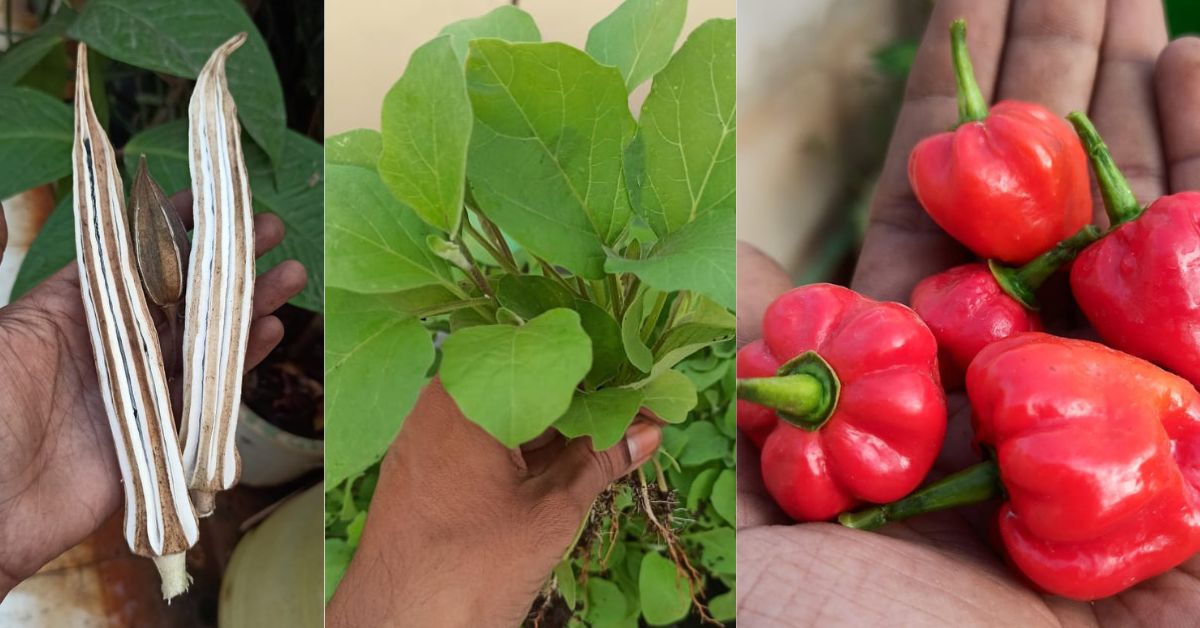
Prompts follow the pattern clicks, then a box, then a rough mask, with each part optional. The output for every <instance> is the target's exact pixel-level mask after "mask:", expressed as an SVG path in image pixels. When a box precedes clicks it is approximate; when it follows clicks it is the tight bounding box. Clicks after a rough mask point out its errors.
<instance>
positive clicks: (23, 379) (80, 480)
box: [0, 192, 306, 598]
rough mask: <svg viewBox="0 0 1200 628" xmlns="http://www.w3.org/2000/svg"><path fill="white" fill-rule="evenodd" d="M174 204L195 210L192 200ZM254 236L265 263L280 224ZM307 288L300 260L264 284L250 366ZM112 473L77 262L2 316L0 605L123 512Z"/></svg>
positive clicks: (271, 220) (266, 220)
mask: <svg viewBox="0 0 1200 628" xmlns="http://www.w3.org/2000/svg"><path fill="white" fill-rule="evenodd" d="M173 200H174V204H175V206H176V207H180V208H183V207H191V205H192V199H191V194H190V193H188V192H184V193H181V194H178V195H176V196H175V197H174V199H173ZM186 213H187V215H185V216H184V219H185V222H187V223H190V222H191V221H190V211H189V212H186ZM254 231H255V236H256V242H255V252H256V254H257V255H259V256H261V255H263V254H265V253H267V252H268V251H270V250H271V249H273V248H275V247H276V246H278V245H279V243H280V242H281V241H282V240H283V235H284V227H283V223H282V222H281V221H280V220H279V218H277V217H276V216H274V215H271V214H260V215H258V216H256V217H255V221H254ZM305 281H306V275H305V271H304V268H303V267H302V266H301V265H300V264H299V263H297V262H294V261H289V262H284V263H282V264H280V265H278V266H276V267H274V268H272V269H270V270H268V271H266V272H265V273H263V274H262V275H261V276H260V277H259V279H258V281H257V283H256V286H255V287H256V290H255V294H254V319H255V320H254V323H253V325H252V326H251V330H250V341H249V348H248V356H247V360H246V367H247V368H251V367H253V366H254V365H256V364H258V363H259V362H260V361H262V359H263V358H265V357H266V356H267V354H268V353H269V352H270V351H271V350H272V349H273V348H274V347H275V345H277V344H278V343H279V341H280V340H281V339H282V337H283V325H282V323H280V321H279V319H278V318H276V317H275V316H273V315H272V312H274V311H275V310H276V309H278V308H279V307H280V306H282V305H283V304H284V303H285V302H287V300H288V299H290V298H292V297H293V296H295V295H296V294H298V293H299V292H300V290H301V289H303V287H304V284H305ZM175 351H178V348H176V349H175ZM116 466H117V459H116V455H115V453H114V450H113V445H112V435H111V434H110V431H109V428H108V425H107V419H106V418H105V411H104V408H103V402H102V400H101V396H100V389H99V386H98V381H97V378H96V372H95V366H94V359H93V357H92V347H91V344H90V341H89V339H88V331H87V326H86V323H85V321H84V312H83V304H82V302H81V301H80V298H79V273H78V268H77V266H76V264H75V263H71V264H70V265H69V266H67V267H66V268H64V269H63V270H61V271H59V272H58V273H56V274H54V275H53V276H51V277H50V278H49V279H47V280H46V281H44V282H43V283H42V284H41V285H39V286H37V287H36V288H34V289H33V290H32V291H30V292H29V293H28V294H27V295H26V296H24V297H22V298H20V299H19V300H17V301H15V302H13V303H12V304H10V305H9V306H7V307H5V308H3V309H0V598H3V596H4V595H5V594H7V593H8V591H9V590H10V589H11V588H12V587H13V586H15V585H16V584H17V583H18V582H20V581H21V580H23V579H24V578H27V577H29V576H30V575H32V574H33V573H34V572H35V571H37V570H38V569H39V568H40V567H41V566H42V565H44V564H46V563H47V562H49V561H50V560H51V559H53V558H54V557H56V556H58V555H59V554H61V553H62V552H63V551H65V550H67V549H68V548H70V547H72V546H73V545H75V544H76V543H78V542H79V541H81V540H82V539H84V538H85V537H87V536H88V535H89V534H91V533H92V532H93V531H94V530H95V529H96V528H97V527H99V525H100V524H101V523H102V522H104V520H106V519H107V518H108V517H109V516H110V515H112V513H113V512H115V511H116V510H117V508H118V506H120V504H121V488H120V486H119V478H120V474H119V473H118V472H117V469H116Z"/></svg>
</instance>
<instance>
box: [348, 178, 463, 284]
mask: <svg viewBox="0 0 1200 628" xmlns="http://www.w3.org/2000/svg"><path fill="white" fill-rule="evenodd" d="M327 185H328V188H329V195H328V200H327V201H326V206H325V229H326V231H325V251H326V258H327V259H328V260H329V284H330V285H331V286H337V287H339V288H345V289H347V290H354V291H356V292H397V291H400V290H409V289H412V288H418V287H421V286H428V285H434V284H438V285H444V286H445V285H449V286H453V281H452V279H451V276H450V269H449V267H448V266H447V264H446V262H445V261H444V260H442V259H441V258H439V257H437V256H436V255H434V254H433V252H432V251H430V250H429V247H428V246H427V245H426V242H425V238H426V237H428V236H429V235H431V234H433V233H434V230H433V229H432V228H430V227H429V226H428V225H426V224H425V223H424V222H421V219H420V218H418V217H417V215H416V214H415V213H413V211H412V210H411V209H410V208H408V207H406V206H405V205H404V204H403V203H401V202H400V201H398V200H396V197H394V196H392V194H391V193H390V192H388V190H387V188H386V187H384V185H383V182H382V181H380V179H379V175H378V174H376V173H375V172H374V171H371V170H367V169H366V168H359V167H357V166H329V181H328V183H327Z"/></svg>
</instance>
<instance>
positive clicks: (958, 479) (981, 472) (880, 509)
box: [838, 460, 1004, 530]
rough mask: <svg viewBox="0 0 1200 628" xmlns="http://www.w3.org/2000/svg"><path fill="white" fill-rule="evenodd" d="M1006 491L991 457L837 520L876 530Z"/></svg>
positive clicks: (973, 502) (984, 499)
mask: <svg viewBox="0 0 1200 628" xmlns="http://www.w3.org/2000/svg"><path fill="white" fill-rule="evenodd" d="M1003 494H1004V485H1003V484H1001V482H1000V467H999V466H997V464H996V462H995V461H994V460H988V461H986V462H981V463H979V464H977V465H975V466H973V467H967V468H966V469H964V470H962V471H959V472H958V473H955V474H954V475H950V476H947V477H945V478H942V479H941V480H938V481H937V482H934V483H933V484H930V485H929V486H926V487H925V488H923V489H921V490H919V491H917V492H915V493H913V494H911V495H909V496H908V497H905V498H904V499H901V500H899V501H895V502H892V503H890V504H884V505H882V506H875V507H873V508H867V509H865V510H860V511H858V512H853V513H851V512H848V513H844V514H842V515H841V516H840V517H838V522H839V523H841V524H842V525H844V526H846V527H848V528H857V529H859V530H874V529H876V528H879V527H882V526H883V525H884V524H886V523H890V522H892V521H901V520H904V519H908V518H909V517H914V516H916V515H921V514H925V513H930V512H937V511H939V510H947V509H950V508H956V507H958V506H967V505H970V504H978V503H980V502H985V501H987V500H989V499H992V498H994V497H999V496H1001V495H1003Z"/></svg>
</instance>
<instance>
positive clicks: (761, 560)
mask: <svg viewBox="0 0 1200 628" xmlns="http://www.w3.org/2000/svg"><path fill="white" fill-rule="evenodd" d="M1106 4H1107V7H1106V6H1105V5H1106ZM958 17H965V18H967V21H968V25H969V28H970V46H971V50H972V54H973V57H974V60H975V68H976V72H977V74H978V76H979V82H980V84H981V86H982V87H983V89H984V91H985V95H986V94H988V93H990V92H992V91H993V90H992V89H991V86H993V85H994V86H995V88H994V91H995V94H994V96H995V99H996V100H999V99H1009V98H1012V99H1020V100H1030V101H1035V102H1040V103H1042V104H1044V105H1046V106H1048V107H1050V108H1051V109H1052V110H1054V111H1056V112H1057V113H1060V114H1066V113H1067V112H1068V111H1071V110H1084V111H1089V114H1090V116H1091V117H1092V118H1093V120H1095V121H1096V124H1097V125H1098V127H1099V128H1100V131H1101V133H1103V134H1104V135H1105V137H1106V139H1107V141H1108V144H1109V146H1110V147H1111V149H1112V151H1113V153H1114V155H1115V157H1116V159H1117V162H1118V165H1119V166H1120V167H1121V168H1122V169H1123V170H1124V172H1125V174H1126V176H1127V177H1128V178H1129V179H1130V182H1131V184H1132V185H1133V186H1134V190H1135V192H1136V193H1137V195H1138V198H1139V199H1140V200H1142V201H1143V202H1146V201H1149V200H1152V199H1154V198H1157V197H1159V196H1161V195H1163V194H1165V193H1168V192H1178V191H1182V190H1192V189H1200V160H1197V159H1196V158H1195V155H1197V154H1200V127H1198V126H1197V125H1195V124H1194V123H1193V122H1192V121H1191V120H1190V119H1189V118H1194V107H1195V103H1196V102H1198V101H1200V44H1198V42H1197V41H1195V40H1181V41H1178V42H1175V43H1173V44H1171V45H1170V46H1169V47H1167V42H1166V33H1165V28H1164V23H1163V14H1162V5H1161V3H1159V2H1156V1H1154V0H1120V1H1110V2H1108V3H1100V2H1091V1H1079V2H1053V3H1044V2H1036V1H1034V0H1010V1H1006V2H989V3H971V2H968V1H965V0H943V1H942V2H939V3H938V5H937V7H936V8H935V10H934V15H933V17H932V19H931V21H930V26H929V29H928V30H927V32H926V36H925V38H924V41H923V42H922V45H921V50H920V52H919V53H918V55H917V59H916V63H915V65H914V68H913V74H912V76H911V77H910V80H909V86H908V94H907V96H906V102H905V106H904V108H903V110H902V111H901V114H900V118H899V120H898V123H897V129H896V131H895V133H894V135H893V139H892V144H891V148H890V152H889V155H888V160H887V163H886V164H885V166H884V171H883V174H882V175H881V178H880V183H879V188H878V190H877V192H876V197H875V202H874V206H873V207H872V215H871V225H870V227H869V229H868V234H867V241H866V244H865V246H864V250H863V252H862V255H861V257H860V260H859V265H858V271H857V274H856V276H855V279H854V288H855V289H857V290H859V291H860V292H863V293H864V294H866V295H868V296H871V297H874V298H878V299H886V300H894V301H901V302H906V301H907V300H908V295H909V294H911V292H912V289H913V287H914V286H915V285H916V283H917V282H918V281H920V280H921V279H923V278H924V277H926V276H928V275H931V274H933V273H936V272H940V271H942V270H945V269H947V268H949V267H951V266H953V265H956V264H959V263H963V262H965V261H966V260H968V259H969V256H968V255H967V253H966V251H964V250H963V249H962V248H961V247H960V246H959V245H957V244H956V243H954V242H953V241H952V240H950V239H949V238H948V237H947V236H946V235H945V234H944V233H942V232H941V230H940V229H938V228H937V227H936V225H934V224H933V222H932V221H931V220H930V219H929V218H928V217H927V216H926V215H925V213H924V211H923V210H922V209H921V207H920V205H919V204H918V203H917V201H916V199H915V197H914V196H913V194H912V191H911V188H910V187H909V185H908V181H907V171H906V170H907V158H908V154H909V152H910V151H911V149H912V147H913V146H914V145H915V144H916V142H917V141H919V140H920V139H921V138H923V137H926V136H929V135H931V134H933V133H936V132H939V131H942V130H945V129H946V128H948V127H949V126H951V125H952V123H953V120H954V119H955V117H956V115H955V104H956V103H955V100H954V79H953V75H952V71H951V67H950V63H949V59H950V53H949V42H948V37H947V36H946V28H947V27H948V25H949V23H950V21H951V20H953V19H955V18H958ZM1164 47H1166V49H1165V50H1164ZM1096 198H1097V199H1099V197H1098V196H1097V197H1096ZM1096 216H1097V221H1098V222H1100V223H1101V224H1103V223H1104V219H1103V209H1102V206H1101V205H1100V204H1099V200H1097V207H1096ZM897 260H903V263H897ZM738 274H739V281H738V285H739V292H738V298H739V304H738V305H739V307H738V312H739V340H743V339H746V340H748V339H751V338H756V337H758V336H759V330H758V329H757V324H758V321H759V320H760V319H761V314H762V312H763V310H764V309H765V307H766V305H767V304H768V303H769V302H770V301H771V300H772V299H773V298H774V297H775V296H777V295H778V294H779V293H781V292H782V291H783V290H786V289H787V287H789V282H788V279H787V275H786V274H785V273H784V272H783V271H782V269H780V268H779V267H778V266H775V265H774V264H773V263H771V262H769V261H768V260H765V259H764V258H762V257H760V256H757V255H755V254H754V253H753V252H752V251H749V250H742V249H739V259H738ZM1064 296H1065V291H1064ZM1073 317H1074V318H1075V319H1076V320H1078V318H1079V317H1078V315H1077V313H1073V312H1068V313H1067V315H1066V316H1065V317H1064V320H1058V321H1051V326H1052V328H1057V329H1058V330H1062V329H1064V328H1069V327H1070V326H1071V322H1072V321H1071V320H1070V319H1071V318H1073ZM1077 333H1079V334H1084V335H1086V334H1087V333H1088V332H1087V331H1086V330H1077ZM950 407H951V419H950V428H949V431H948V435H947V440H946V445H945V448H944V450H943V454H942V457H941V458H940V459H939V461H938V465H937V469H936V471H937V472H941V473H946V472H952V471H955V470H958V469H962V468H964V467H966V466H967V465H969V464H971V463H972V462H975V461H976V460H977V458H976V456H975V455H974V453H973V452H972V450H971V448H970V440H971V435H972V434H971V428H970V422H969V408H968V406H967V403H966V399H965V396H964V395H961V394H957V395H952V396H951V399H950ZM745 440H746V439H740V442H739V465H738V490H739V494H738V527H739V529H738V585H739V586H738V593H739V595H738V598H739V599H738V618H739V619H741V620H743V621H744V622H746V621H747V620H748V623H747V625H763V624H776V625H788V624H799V625H810V624H821V625H830V624H833V625H841V624H845V625H873V624H876V623H888V622H896V621H898V620H899V619H901V618H902V619H903V621H904V623H905V625H980V624H983V625H1021V626H1040V625H1082V626H1087V625H1104V626H1117V625H1130V624H1140V625H1187V624H1188V623H1190V622H1194V618H1195V617H1196V616H1197V614H1200V557H1193V558H1192V559H1191V560H1189V561H1187V562H1185V563H1184V564H1183V565H1181V566H1180V567H1178V568H1176V569H1174V570H1172V571H1170V572H1168V573H1166V574H1163V575H1161V576H1159V577H1157V578H1154V579H1151V580H1149V581H1146V582H1143V583H1141V584H1140V585H1138V586H1136V587H1133V588H1131V589H1129V590H1128V591H1126V592H1124V593H1122V594H1120V595H1117V596H1114V597H1112V598H1107V599H1104V600H1100V601H1097V602H1095V603H1093V604H1085V603H1078V602H1072V601H1069V600H1065V599H1063V598H1059V597H1053V596H1043V595H1041V594H1039V593H1037V592H1036V591H1035V590H1034V589H1033V588H1031V587H1030V586H1028V585H1027V584H1026V583H1025V582H1024V581H1023V580H1021V579H1020V576H1019V575H1018V574H1017V573H1016V572H1015V571H1013V570H1012V569H1010V568H1009V567H1007V566H1006V565H1004V561H1003V558H1002V555H1001V554H1000V553H999V551H998V548H997V546H996V545H994V544H993V543H992V542H991V539H992V538H993V536H992V527H993V525H994V521H995V518H994V509H995V506H994V505H993V506H992V507H991V511H988V509H986V508H980V509H974V510H966V511H963V512H948V513H940V514H937V515H928V516H924V517H920V518H917V519H913V520H910V521H908V522H905V523H902V524H893V525H890V526H888V527H887V528H885V529H884V530H883V531H882V533H880V534H864V533H861V532H858V531H855V530H849V529H844V528H841V527H840V526H836V525H831V524H803V525H791V526H787V525H786V524H787V523H789V521H788V520H787V518H786V517H784V516H783V515H782V513H780V512H779V510H778V509H777V508H776V507H775V506H774V504H773V503H772V502H771V500H770V498H769V496H767V495H766V494H765V491H764V490H763V489H762V482H761V478H760V477H759V470H758V455H757V452H755V451H754V450H753V447H752V446H750V445H748V444H747V445H745V446H743V444H742V443H743V442H744V441H745ZM872 620H876V621H872ZM880 620H882V621H880Z"/></svg>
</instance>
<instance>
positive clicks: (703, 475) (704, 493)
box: [687, 469, 721, 512]
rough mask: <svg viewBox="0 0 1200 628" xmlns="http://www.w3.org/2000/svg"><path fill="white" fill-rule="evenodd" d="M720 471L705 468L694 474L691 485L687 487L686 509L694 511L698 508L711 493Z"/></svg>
mask: <svg viewBox="0 0 1200 628" xmlns="http://www.w3.org/2000/svg"><path fill="white" fill-rule="evenodd" d="M720 473H721V471H720V470H718V469H705V470H703V471H701V472H700V473H698V474H696V478H695V479H694V480H692V485H691V486H690V487H688V494H687V509H688V510H689V511H691V512H696V510H697V509H698V508H700V504H702V503H704V501H705V500H707V499H708V498H709V497H710V496H711V495H712V489H713V483H715V482H716V481H717V476H718V475H720Z"/></svg>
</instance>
